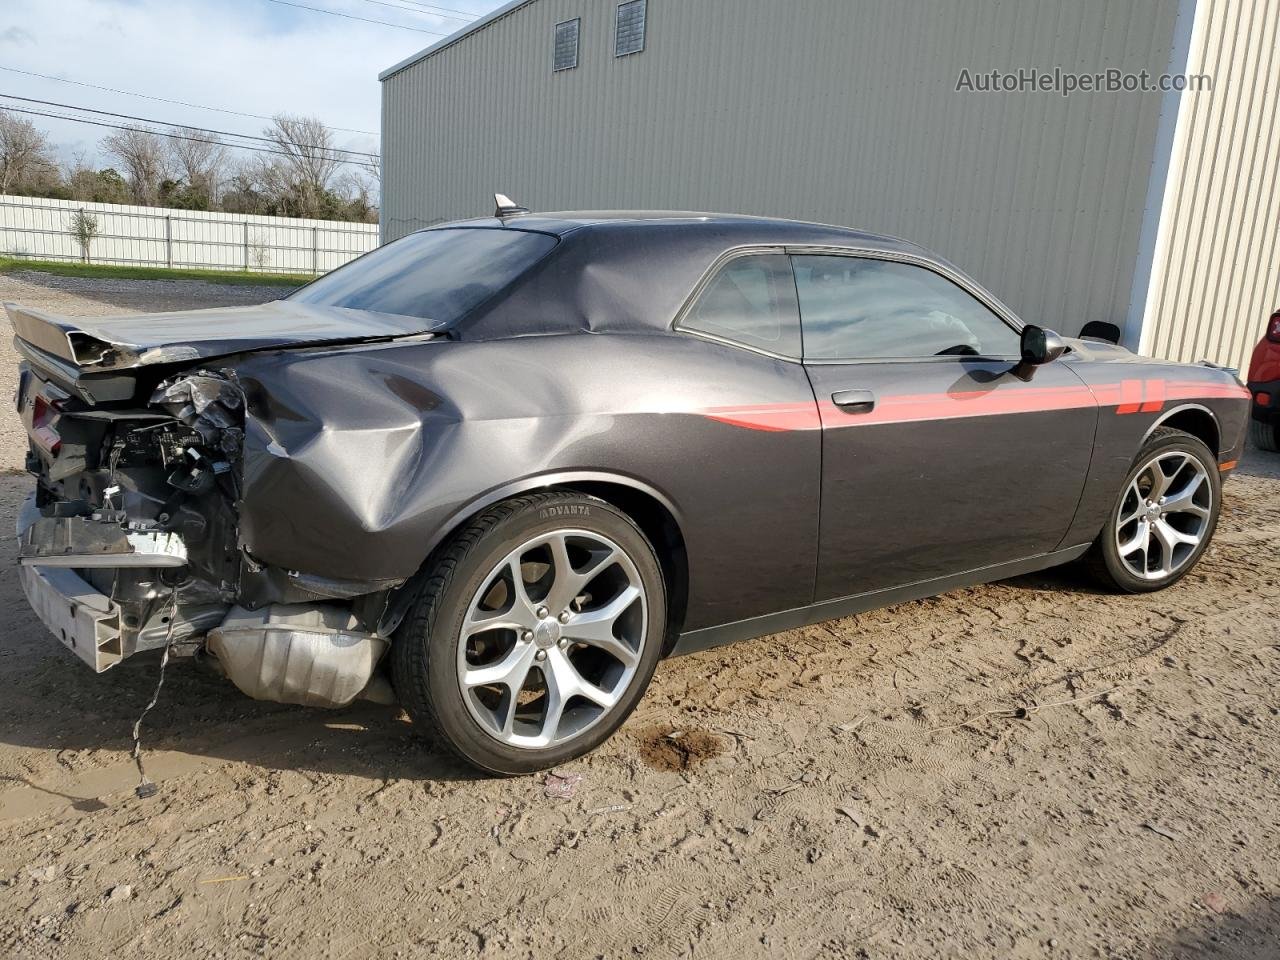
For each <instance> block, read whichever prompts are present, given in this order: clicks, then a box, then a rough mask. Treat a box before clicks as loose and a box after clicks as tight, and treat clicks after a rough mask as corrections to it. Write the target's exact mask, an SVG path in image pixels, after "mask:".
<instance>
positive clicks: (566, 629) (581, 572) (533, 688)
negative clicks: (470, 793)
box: [457, 530, 647, 749]
mask: <svg viewBox="0 0 1280 960" xmlns="http://www.w3.org/2000/svg"><path fill="white" fill-rule="evenodd" d="M646 617H647V603H646V597H645V590H644V584H643V581H642V580H641V578H640V574H639V571H638V570H637V569H636V566H635V564H634V563H633V562H632V560H631V558H630V557H628V556H627V554H626V552H625V551H624V550H623V549H622V548H621V547H619V546H618V545H617V544H616V543H614V542H613V541H612V540H610V539H609V538H607V537H604V536H602V535H601V534H599V533H593V532H590V531H586V530H558V531H554V532H552V533H546V534H540V535H539V536H537V537H534V538H532V539H530V540H527V541H526V542H524V543H522V544H521V545H520V546H519V547H517V548H516V549H514V550H512V551H511V552H510V553H508V554H507V555H506V556H505V557H504V558H503V559H502V560H501V561H500V562H499V563H497V564H496V565H495V566H494V567H493V568H492V570H490V572H489V573H488V575H487V576H486V577H485V578H484V580H483V582H482V583H481V586H480V588H479V589H478V590H477V591H476V593H475V596H474V597H473V598H472V600H471V603H470V605H469V607H468V609H467V614H466V618H465V619H464V620H463V624H462V630H461V636H460V637H459V642H458V658H457V670H458V683H459V684H460V686H461V689H462V694H463V699H464V700H465V702H466V705H467V709H468V710H469V711H470V713H471V715H472V717H473V718H474V719H475V720H476V721H477V722H478V723H479V724H480V726H481V728H482V729H484V731H485V732H486V733H487V734H488V735H489V736H491V737H493V738H494V739H496V740H499V741H500V742H502V743H504V744H507V745H509V746H514V747H522V748H525V749H545V748H548V747H551V746H556V745H559V744H562V743H564V742H566V741H568V740H571V739H573V738H574V737H577V736H579V735H581V734H582V733H584V732H585V731H587V730H589V729H590V728H591V727H593V726H595V725H596V724H597V723H599V722H600V720H601V719H602V718H603V717H604V716H606V715H607V714H608V713H609V712H610V711H611V710H612V709H613V708H614V707H615V706H617V704H618V703H619V702H620V701H621V700H622V698H623V696H624V694H625V693H626V691H627V689H628V687H629V686H630V684H631V681H632V679H633V678H634V677H635V675H636V670H637V668H638V667H639V665H640V661H641V655H642V653H643V648H644V643H645V633H646Z"/></svg>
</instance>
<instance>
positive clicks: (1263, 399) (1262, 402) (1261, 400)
mask: <svg viewBox="0 0 1280 960" xmlns="http://www.w3.org/2000/svg"><path fill="white" fill-rule="evenodd" d="M1253 399H1254V402H1256V403H1257V404H1258V406H1260V407H1269V406H1271V394H1269V393H1258V394H1255V395H1254V398H1253Z"/></svg>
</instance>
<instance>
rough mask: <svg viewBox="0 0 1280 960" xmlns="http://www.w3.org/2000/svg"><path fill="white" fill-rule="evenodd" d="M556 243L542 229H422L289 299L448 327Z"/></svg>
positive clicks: (303, 289)
mask: <svg viewBox="0 0 1280 960" xmlns="http://www.w3.org/2000/svg"><path fill="white" fill-rule="evenodd" d="M556 243H557V240H556V238H555V237H552V236H548V235H547V234H543V233H529V232H525V231H521V230H511V229H507V228H501V229H498V228H493V229H490V228H482V227H481V228H465V227H461V228H446V229H442V230H426V231H423V232H421V233H413V234H410V235H409V236H407V237H402V238H401V239H399V240H395V241H392V242H391V243H389V244H387V245H386V246H384V247H379V248H378V249H377V250H374V251H373V252H371V253H368V254H366V255H365V256H363V257H360V258H359V259H358V260H353V261H352V262H351V263H348V264H347V265H345V266H342V267H339V268H338V269H337V270H334V271H333V272H332V273H328V274H325V276H323V277H321V278H320V279H319V280H316V281H315V282H314V283H310V284H308V285H307V286H305V287H303V288H302V289H301V290H299V291H297V292H296V293H294V294H293V295H292V296H290V297H289V298H288V299H289V300H292V301H294V302H295V303H309V304H315V305H317V306H326V307H345V308H346V309H349V310H370V311H373V312H375V313H392V314H399V315H402V316H407V317H419V318H422V319H424V320H433V321H435V322H436V323H437V324H438V325H440V326H447V325H449V324H451V323H453V322H454V321H456V320H459V319H461V318H462V317H463V316H465V315H466V314H467V313H469V312H470V311H471V310H472V309H474V308H475V307H477V306H479V305H480V304H481V303H483V302H484V301H485V300H487V299H489V297H491V296H493V295H494V294H495V293H497V292H498V291H499V290H502V289H503V288H505V287H507V286H508V285H509V284H510V283H511V282H512V281H514V280H515V279H516V278H517V277H519V276H520V275H521V274H522V273H524V272H525V271H526V270H528V269H529V268H530V267H532V266H533V265H534V264H535V263H537V262H538V261H539V260H541V259H542V258H543V257H545V256H546V255H547V254H548V253H550V252H551V250H552V249H553V248H554V247H555V245H556Z"/></svg>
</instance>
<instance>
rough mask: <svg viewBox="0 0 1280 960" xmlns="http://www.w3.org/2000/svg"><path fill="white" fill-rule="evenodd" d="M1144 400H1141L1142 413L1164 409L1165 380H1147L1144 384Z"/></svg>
mask: <svg viewBox="0 0 1280 960" xmlns="http://www.w3.org/2000/svg"><path fill="white" fill-rule="evenodd" d="M1146 387H1147V390H1146V400H1145V401H1143V404H1142V410H1141V411H1140V412H1142V413H1158V412H1159V411H1160V410H1162V409H1164V397H1165V382H1164V381H1163V380H1148V381H1147V384H1146Z"/></svg>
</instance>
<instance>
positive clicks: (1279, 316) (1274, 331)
mask: <svg viewBox="0 0 1280 960" xmlns="http://www.w3.org/2000/svg"><path fill="white" fill-rule="evenodd" d="M1267 339H1268V340H1270V341H1271V342H1272V343H1280V310H1277V311H1276V312H1275V313H1273V314H1272V315H1271V319H1270V320H1269V321H1268V322H1267Z"/></svg>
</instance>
